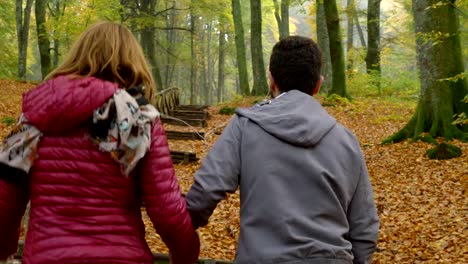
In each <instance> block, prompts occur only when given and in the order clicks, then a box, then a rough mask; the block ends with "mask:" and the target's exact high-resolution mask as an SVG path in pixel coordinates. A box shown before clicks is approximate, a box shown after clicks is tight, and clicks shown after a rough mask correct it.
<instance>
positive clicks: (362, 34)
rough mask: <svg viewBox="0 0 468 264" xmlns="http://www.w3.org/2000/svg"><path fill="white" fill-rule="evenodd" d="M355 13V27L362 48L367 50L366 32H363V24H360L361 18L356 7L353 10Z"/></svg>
mask: <svg viewBox="0 0 468 264" xmlns="http://www.w3.org/2000/svg"><path fill="white" fill-rule="evenodd" d="M353 13H354V25H355V26H356V29H357V32H358V34H359V39H360V40H361V46H362V47H364V48H366V49H367V44H366V39H365V38H364V32H363V31H362V27H361V23H359V16H358V12H357V9H356V5H354V8H353Z"/></svg>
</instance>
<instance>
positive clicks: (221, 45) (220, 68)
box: [216, 25, 226, 103]
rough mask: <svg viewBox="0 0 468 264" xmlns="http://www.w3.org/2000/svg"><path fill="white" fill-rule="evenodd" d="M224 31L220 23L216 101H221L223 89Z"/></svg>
mask: <svg viewBox="0 0 468 264" xmlns="http://www.w3.org/2000/svg"><path fill="white" fill-rule="evenodd" d="M225 37H226V33H224V28H223V26H222V25H221V29H220V32H219V60H218V90H217V94H216V95H217V102H218V103H220V102H222V101H223V98H222V96H223V91H224V64H225V57H226V39H225Z"/></svg>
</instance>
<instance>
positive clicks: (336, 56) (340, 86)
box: [323, 0, 349, 97]
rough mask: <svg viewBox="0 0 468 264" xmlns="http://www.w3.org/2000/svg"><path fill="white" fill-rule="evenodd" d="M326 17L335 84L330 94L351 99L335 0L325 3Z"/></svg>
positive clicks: (327, 0) (328, 0)
mask: <svg viewBox="0 0 468 264" xmlns="http://www.w3.org/2000/svg"><path fill="white" fill-rule="evenodd" d="M323 6H324V10H325V17H326V21H327V29H328V38H329V43H330V57H332V58H333V60H332V63H331V64H332V71H333V84H332V89H331V90H330V92H329V94H337V95H339V96H343V97H349V96H348V93H347V92H346V75H345V59H344V51H343V44H342V41H341V30H340V18H339V16H338V8H337V6H336V1H335V0H326V1H324V4H323Z"/></svg>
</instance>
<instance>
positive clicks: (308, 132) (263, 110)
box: [236, 90, 336, 147]
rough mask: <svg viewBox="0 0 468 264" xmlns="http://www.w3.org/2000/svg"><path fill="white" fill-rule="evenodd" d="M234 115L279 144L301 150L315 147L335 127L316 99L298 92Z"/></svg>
mask: <svg viewBox="0 0 468 264" xmlns="http://www.w3.org/2000/svg"><path fill="white" fill-rule="evenodd" d="M236 114H237V115H239V116H243V117H246V118H248V119H250V120H251V121H252V122H254V123H256V124H257V125H259V126H260V127H261V128H263V129H264V130H265V131H266V132H268V133H269V134H271V135H273V136H275V137H276V138H278V139H280V140H283V141H286V142H288V143H290V144H293V145H297V146H303V147H311V146H314V145H316V144H317V143H318V142H320V140H321V139H322V138H323V137H324V136H325V135H326V134H327V133H328V132H329V131H330V130H331V129H332V128H333V127H334V126H335V125H336V120H335V119H334V118H333V117H331V116H330V115H329V114H328V113H327V111H325V109H324V108H323V107H322V106H321V105H320V103H319V102H318V101H317V100H316V99H315V98H313V97H312V96H309V95H306V94H305V93H303V92H300V91H298V90H291V91H289V92H287V93H285V94H283V95H282V96H280V97H279V98H276V99H273V100H270V101H266V102H263V103H260V104H257V105H255V106H253V107H251V108H239V109H237V110H236Z"/></svg>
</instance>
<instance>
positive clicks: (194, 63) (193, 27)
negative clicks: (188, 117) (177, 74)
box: [190, 13, 198, 105]
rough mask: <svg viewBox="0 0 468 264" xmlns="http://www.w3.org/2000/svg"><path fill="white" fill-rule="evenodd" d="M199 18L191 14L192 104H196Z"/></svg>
mask: <svg viewBox="0 0 468 264" xmlns="http://www.w3.org/2000/svg"><path fill="white" fill-rule="evenodd" d="M197 17H198V16H195V15H194V14H193V13H191V14H190V32H191V34H190V50H191V54H192V60H191V61H190V104H191V105H193V104H195V91H196V90H197V50H196V46H195V36H196V22H197Z"/></svg>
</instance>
